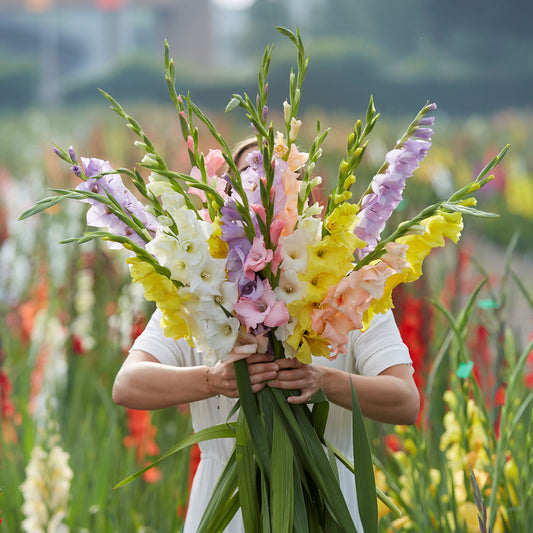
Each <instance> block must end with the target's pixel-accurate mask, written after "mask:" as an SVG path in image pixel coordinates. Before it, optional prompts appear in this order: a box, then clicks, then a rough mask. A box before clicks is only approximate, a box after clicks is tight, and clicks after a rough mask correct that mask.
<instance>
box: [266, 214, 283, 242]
mask: <svg viewBox="0 0 533 533" xmlns="http://www.w3.org/2000/svg"><path fill="white" fill-rule="evenodd" d="M285 224H286V222H285V221H284V220H281V219H279V218H278V219H277V220H273V221H272V223H271V224H270V242H271V243H272V245H273V246H277V244H278V241H279V237H280V235H281V232H282V231H283V228H284V227H285Z"/></svg>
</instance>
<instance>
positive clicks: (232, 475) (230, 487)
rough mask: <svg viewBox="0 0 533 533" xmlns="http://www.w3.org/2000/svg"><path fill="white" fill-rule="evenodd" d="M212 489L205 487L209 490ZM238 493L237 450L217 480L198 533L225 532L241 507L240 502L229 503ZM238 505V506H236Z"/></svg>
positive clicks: (233, 452)
mask: <svg viewBox="0 0 533 533" xmlns="http://www.w3.org/2000/svg"><path fill="white" fill-rule="evenodd" d="M209 489H210V487H205V490H209ZM236 494H238V493H237V465H236V460H235V448H233V451H232V453H231V455H230V456H229V459H228V461H227V463H226V466H225V467H224V470H222V473H221V474H220V477H219V478H218V480H217V483H216V485H215V488H214V489H213V493H212V495H211V499H210V500H209V503H208V504H207V507H206V509H205V512H204V515H203V516H202V520H201V521H200V525H199V526H198V529H197V533H219V532H222V531H223V530H224V528H225V527H226V525H227V524H228V523H229V522H230V521H231V519H232V518H233V516H234V515H235V512H236V511H237V509H238V508H239V506H240V503H239V500H237V502H232V504H231V505H228V502H229V501H230V500H231V499H232V498H234V497H235V495H236ZM235 503H237V505H235Z"/></svg>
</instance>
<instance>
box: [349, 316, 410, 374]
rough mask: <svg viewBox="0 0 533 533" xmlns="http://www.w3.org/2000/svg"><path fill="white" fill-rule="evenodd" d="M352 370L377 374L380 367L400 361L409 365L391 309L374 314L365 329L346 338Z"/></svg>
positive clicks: (405, 348)
mask: <svg viewBox="0 0 533 533" xmlns="http://www.w3.org/2000/svg"><path fill="white" fill-rule="evenodd" d="M348 352H349V353H350V354H352V356H353V358H354V363H355V371H356V372H357V373H358V374H361V375H364V376H377V375H378V374H380V373H381V372H383V370H386V369H387V368H389V367H391V366H394V365H400V364H408V365H411V371H412V361H411V356H410V355H409V349H408V348H407V346H406V345H405V344H404V342H403V340H402V337H401V335H400V331H399V330H398V326H397V325H396V322H395V320H394V315H393V314H392V311H387V312H386V313H384V314H382V315H376V316H375V317H374V318H373V320H372V322H371V324H370V326H369V327H368V329H367V330H366V331H364V332H360V331H355V332H353V333H352V334H351V335H350V338H349V341H348Z"/></svg>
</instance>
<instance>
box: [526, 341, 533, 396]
mask: <svg viewBox="0 0 533 533" xmlns="http://www.w3.org/2000/svg"><path fill="white" fill-rule="evenodd" d="M532 340H533V333H532V334H531V335H530V336H529V341H532ZM524 383H525V384H526V387H527V388H528V389H533V350H531V351H530V352H529V354H528V356H527V360H526V371H525V375H524Z"/></svg>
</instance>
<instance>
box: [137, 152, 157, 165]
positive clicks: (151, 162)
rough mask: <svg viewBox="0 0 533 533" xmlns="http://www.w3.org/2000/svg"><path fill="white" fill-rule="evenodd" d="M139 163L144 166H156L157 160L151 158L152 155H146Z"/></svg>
mask: <svg viewBox="0 0 533 533" xmlns="http://www.w3.org/2000/svg"><path fill="white" fill-rule="evenodd" d="M141 163H143V164H144V165H158V164H159V163H158V162H157V159H156V158H155V157H154V156H153V154H146V155H145V156H144V157H143V158H142V160H141Z"/></svg>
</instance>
